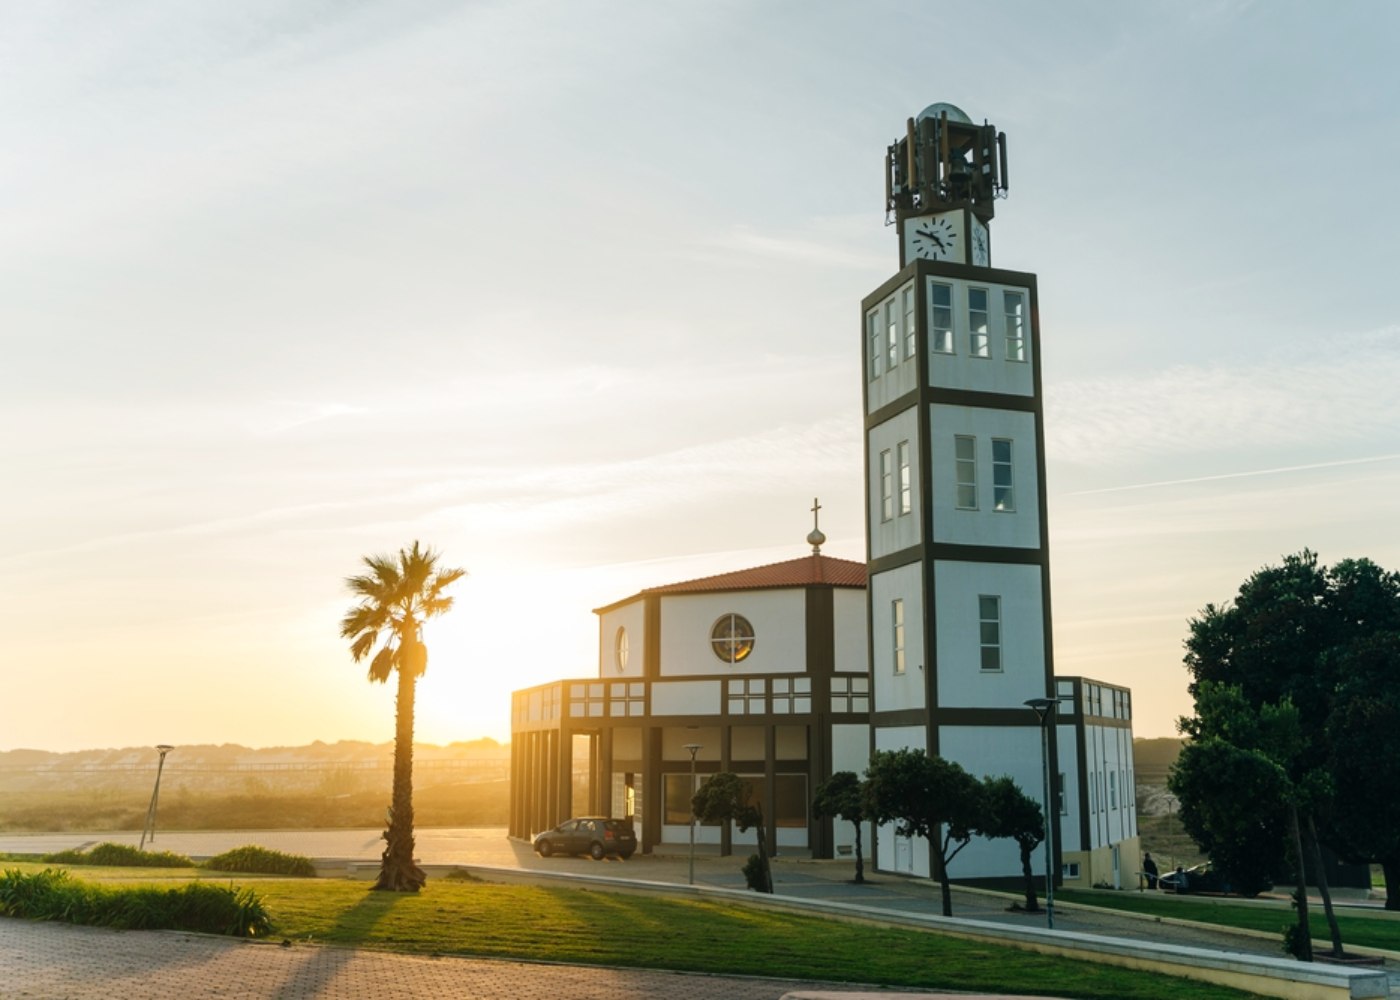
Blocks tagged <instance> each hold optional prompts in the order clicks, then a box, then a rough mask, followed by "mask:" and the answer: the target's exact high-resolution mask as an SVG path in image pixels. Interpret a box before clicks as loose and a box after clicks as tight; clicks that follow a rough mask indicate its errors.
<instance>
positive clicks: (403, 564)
mask: <svg viewBox="0 0 1400 1000" xmlns="http://www.w3.org/2000/svg"><path fill="white" fill-rule="evenodd" d="M437 561H438V554H437V553H436V552H434V551H432V550H431V549H424V548H422V547H420V545H419V544H418V542H416V541H415V542H414V543H413V547H412V548H410V549H400V550H399V553H398V556H397V557H395V556H387V555H379V556H366V557H365V558H364V564H365V566H366V567H367V568H368V570H369V572H367V573H363V574H361V575H359V576H352V577H347V578H346V581H345V584H346V586H347V587H348V588H349V589H350V592H351V593H353V594H355V595H356V596H357V597H358V598H359V602H358V603H357V604H355V606H354V607H352V608H351V609H350V610H349V611H348V612H347V613H346V615H345V617H344V618H343V619H341V622H340V635H341V637H342V638H345V639H350V640H351V643H350V655H351V656H353V657H354V658H355V662H356V663H359V662H360V661H361V660H363V659H364V658H365V657H367V656H369V655H370V652H371V651H372V650H374V649H375V647H376V646H378V647H379V651H378V652H376V653H375V654H374V656H373V657H372V658H371V659H370V663H369V679H370V680H371V681H374V682H376V683H379V684H384V683H386V682H388V680H389V678H390V676H393V675H397V676H398V693H397V696H396V698H395V702H394V789H393V798H392V804H391V805H390V807H389V822H388V827H387V829H386V830H385V831H384V840H385V847H384V854H383V857H382V860H381V864H380V869H379V879H378V880H377V881H376V882H375V883H374V888H375V889H385V890H389V891H391V892H417V891H418V890H419V889H421V888H422V887H423V884H424V883H425V882H426V881H427V877H426V876H425V875H424V874H423V870H422V869H421V868H419V867H418V866H417V865H416V864H414V863H413V846H414V839H413V700H414V689H415V686H416V684H417V682H418V678H419V677H421V676H422V675H423V672H424V671H425V670H427V668H428V649H427V647H426V646H424V645H423V634H422V627H423V623H424V622H425V621H427V620H428V619H429V618H435V617H437V616H438V615H441V614H444V613H446V612H447V611H448V610H449V609H450V608H451V607H452V598H451V597H447V596H445V595H444V594H443V591H444V590H446V589H447V587H448V586H450V585H451V584H453V583H455V582H456V581H457V580H459V579H461V578H462V577H463V576H465V575H466V571H465V570H460V569H440V568H439V567H438V565H437ZM381 638H382V640H383V643H382V645H381V644H380V643H381Z"/></svg>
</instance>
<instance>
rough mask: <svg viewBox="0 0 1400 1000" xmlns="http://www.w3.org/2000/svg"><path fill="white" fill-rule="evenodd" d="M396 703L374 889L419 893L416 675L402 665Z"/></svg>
mask: <svg viewBox="0 0 1400 1000" xmlns="http://www.w3.org/2000/svg"><path fill="white" fill-rule="evenodd" d="M398 675H399V691H398V695H397V697H396V700H395V705H394V792H393V799H392V802H393V805H392V806H391V807H390V809H389V826H388V829H386V830H385V831H384V840H385V847H384V854H383V856H382V858H381V861H380V867H379V881H377V882H375V883H374V888H375V889H384V890H387V891H389V892H417V891H418V890H419V889H421V888H423V884H424V883H425V882H427V880H428V877H427V876H426V875H424V874H423V870H422V869H421V868H419V867H418V866H417V865H416V864H414V862H413V850H414V840H413V698H414V688H415V686H416V684H417V678H416V677H415V676H414V673H413V671H412V670H411V669H404V668H403V667H400V669H399V671H398Z"/></svg>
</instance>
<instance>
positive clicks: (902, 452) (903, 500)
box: [899, 441, 914, 517]
mask: <svg viewBox="0 0 1400 1000" xmlns="http://www.w3.org/2000/svg"><path fill="white" fill-rule="evenodd" d="M912 479H913V477H912V475H911V474H910V468H909V442H908V441H901V442H899V513H900V516H901V517H902V516H904V515H905V514H908V513H909V512H910V511H911V510H913V509H914V484H913V481H912Z"/></svg>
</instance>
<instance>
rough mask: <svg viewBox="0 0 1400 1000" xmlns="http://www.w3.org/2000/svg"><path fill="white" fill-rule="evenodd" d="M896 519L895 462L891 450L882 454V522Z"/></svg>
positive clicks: (886, 450)
mask: <svg viewBox="0 0 1400 1000" xmlns="http://www.w3.org/2000/svg"><path fill="white" fill-rule="evenodd" d="M892 517H894V460H893V459H892V458H891V457H890V450H889V449H888V448H886V449H885V450H884V451H882V452H880V520H882V521H888V520H889V519H890V518H892Z"/></svg>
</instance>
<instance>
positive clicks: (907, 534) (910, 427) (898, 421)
mask: <svg viewBox="0 0 1400 1000" xmlns="http://www.w3.org/2000/svg"><path fill="white" fill-rule="evenodd" d="M918 415H919V411H918V408H917V407H910V408H909V409H907V410H903V411H901V412H900V413H897V414H895V416H893V417H891V418H890V419H889V420H886V421H885V422H884V423H882V424H880V425H878V426H876V427H872V428H871V429H870V432H869V444H870V446H869V451H868V453H867V455H866V477H865V484H866V491H867V493H868V494H869V495H868V496H867V498H866V499H867V507H866V509H867V510H868V511H869V516H870V557H871V558H872V559H878V558H879V557H880V556H883V555H888V554H889V553H891V552H898V551H900V550H901V549H907V548H908V547H909V546H911V545H916V544H918V542H919V504H920V502H921V500H922V493H921V491H920V488H919V427H918ZM901 441H908V442H909V473H910V485H911V490H910V500H911V503H910V510H909V513H907V514H900V513H899V442H901ZM884 451H889V453H890V468H891V480H890V485H891V492H892V505H893V512H892V516H891V517H890V519H889V520H888V521H886V520H884V506H883V504H884V500H883V497H882V495H881V490H882V489H883V484H882V479H881V475H880V456H881V453H882V452H884Z"/></svg>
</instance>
